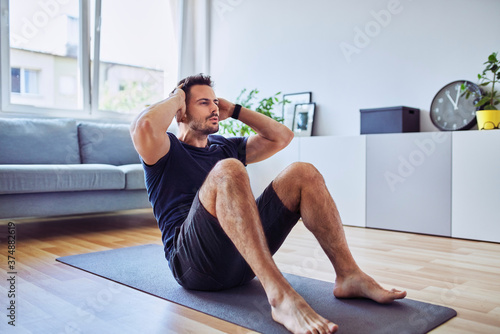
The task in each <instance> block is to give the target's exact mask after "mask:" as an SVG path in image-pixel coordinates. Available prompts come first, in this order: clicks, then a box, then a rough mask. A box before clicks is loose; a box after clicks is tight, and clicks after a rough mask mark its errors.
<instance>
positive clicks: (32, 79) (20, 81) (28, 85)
mask: <svg viewBox="0 0 500 334" xmlns="http://www.w3.org/2000/svg"><path fill="white" fill-rule="evenodd" d="M10 73H11V86H10V88H11V92H12V93H18V94H38V71H36V70H27V69H21V68H18V67H12V68H11V71H10Z"/></svg>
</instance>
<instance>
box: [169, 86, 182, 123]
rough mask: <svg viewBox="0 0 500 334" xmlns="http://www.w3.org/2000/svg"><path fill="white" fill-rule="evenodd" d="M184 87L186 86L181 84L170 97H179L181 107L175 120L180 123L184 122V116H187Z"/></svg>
mask: <svg viewBox="0 0 500 334" xmlns="http://www.w3.org/2000/svg"><path fill="white" fill-rule="evenodd" d="M183 86H184V84H180V85H179V86H177V87H176V88H175V89H174V90H173V91H172V93H170V95H169V97H172V96H178V97H179V101H180V107H179V109H178V110H177V113H176V115H175V119H176V120H177V122H180V121H181V120H182V118H183V117H184V115H185V114H186V93H185V92H184V90H183V89H182V87H183Z"/></svg>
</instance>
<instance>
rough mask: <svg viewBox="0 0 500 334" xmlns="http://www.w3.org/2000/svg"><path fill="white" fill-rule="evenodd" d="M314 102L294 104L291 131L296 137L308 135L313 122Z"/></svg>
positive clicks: (310, 132) (310, 133)
mask: <svg viewBox="0 0 500 334" xmlns="http://www.w3.org/2000/svg"><path fill="white" fill-rule="evenodd" d="M315 110H316V103H314V102H313V103H299V104H296V105H295V111H294V118H293V132H294V133H295V136H296V137H310V136H311V135H312V129H313V124H314V112H315Z"/></svg>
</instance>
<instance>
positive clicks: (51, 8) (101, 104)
mask: <svg viewBox="0 0 500 334" xmlns="http://www.w3.org/2000/svg"><path fill="white" fill-rule="evenodd" d="M0 4H1V6H2V8H1V13H7V14H8V15H7V16H5V15H2V17H0V23H1V28H0V35H1V37H2V38H1V39H0V43H2V44H1V45H0V46H1V49H0V50H1V51H0V52H1V56H2V57H1V60H0V65H1V67H0V71H1V72H2V73H9V72H10V80H8V79H7V80H6V79H3V78H2V81H1V87H0V88H1V90H2V95H1V96H0V99H1V107H2V108H1V110H2V111H7V112H26V113H33V112H38V113H40V114H51V113H54V110H56V113H57V114H58V115H61V116H68V117H71V116H72V115H76V114H79V115H84V114H90V113H92V112H94V113H100V114H103V115H104V113H106V117H113V115H116V116H117V117H122V116H120V115H125V116H124V117H127V116H126V115H130V114H137V113H138V112H139V111H140V109H142V108H143V107H144V106H145V105H147V104H151V103H154V102H157V101H158V100H161V99H162V98H164V97H166V96H168V92H169V91H170V90H171V89H172V88H173V87H175V82H176V79H177V64H176V53H175V52H176V50H175V47H174V45H176V43H175V42H174V32H173V24H172V20H171V18H172V10H171V8H170V7H171V5H172V4H171V1H169V0H143V1H140V2H139V1H136V0H64V1H63V0H42V1H40V0H23V1H19V0H0ZM96 8H97V9H98V10H97V11H96ZM7 19H8V20H7ZM95 22H98V23H99V24H97V26H95V27H94V23H95ZM94 33H95V34H96V35H94ZM6 36H7V37H8V38H3V37H6ZM81 41H89V43H87V44H83V45H82V44H81ZM91 71H92V73H93V75H92V76H91ZM2 77H3V76H2ZM9 86H10V87H9Z"/></svg>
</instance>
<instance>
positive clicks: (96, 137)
mask: <svg viewBox="0 0 500 334" xmlns="http://www.w3.org/2000/svg"><path fill="white" fill-rule="evenodd" d="M78 138H79V142H80V154H81V159H82V163H84V164H111V165H115V166H119V165H126V164H137V163H140V160H139V155H138V154H137V152H136V150H135V148H134V145H133V143H132V138H131V137H130V132H129V125H127V124H102V123H90V122H82V123H80V124H78Z"/></svg>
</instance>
